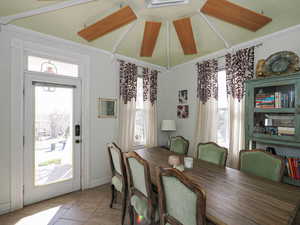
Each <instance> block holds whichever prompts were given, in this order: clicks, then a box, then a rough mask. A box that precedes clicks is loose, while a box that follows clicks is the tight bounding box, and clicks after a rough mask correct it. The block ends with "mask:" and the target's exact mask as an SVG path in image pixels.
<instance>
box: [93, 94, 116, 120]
mask: <svg viewBox="0 0 300 225" xmlns="http://www.w3.org/2000/svg"><path fill="white" fill-rule="evenodd" d="M98 118H117V99H115V98H99V99H98Z"/></svg>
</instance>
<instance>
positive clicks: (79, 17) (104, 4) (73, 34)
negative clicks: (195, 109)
mask: <svg viewBox="0 0 300 225" xmlns="http://www.w3.org/2000/svg"><path fill="white" fill-rule="evenodd" d="M59 2H62V1H61V0H57V1H46V0H22V1H20V0H1V1H0V17H3V16H9V15H13V14H16V13H20V12H25V11H28V10H32V9H37V8H40V7H44V6H48V5H52V4H56V3H59ZM205 2H206V1H205V0H190V1H189V3H188V4H184V5H179V6H168V7H161V8H146V6H145V5H146V4H145V1H144V0H127V1H119V0H97V1H93V2H90V3H86V4H81V5H77V6H73V7H69V8H65V9H61V10H58V11H55V12H49V13H46V14H41V15H36V16H32V17H28V18H23V19H19V20H16V21H13V22H12V23H13V24H15V25H18V26H21V27H24V28H28V29H31V30H34V31H38V32H41V33H45V34H50V35H54V36H57V37H60V38H64V39H67V40H71V41H75V42H78V43H81V44H86V45H89V46H93V47H96V48H100V49H104V50H107V51H113V48H114V46H115V44H116V42H118V40H119V39H120V37H122V35H124V32H125V31H126V30H127V29H128V28H129V27H130V26H133V27H132V29H131V30H130V32H129V33H127V34H126V36H125V37H124V39H122V41H121V43H120V45H119V46H118V48H117V49H116V53H119V54H122V55H125V56H129V57H133V58H137V59H141V60H144V61H148V62H151V63H154V64H158V65H162V66H167V65H168V58H167V36H168V35H167V22H166V21H169V23H170V26H169V28H170V33H169V40H170V65H171V66H174V65H177V64H180V63H183V62H186V61H188V60H191V59H193V58H195V57H199V56H203V55H206V54H209V53H212V52H215V51H218V50H221V49H223V48H225V46H224V43H223V41H222V40H220V39H219V38H218V36H217V35H216V34H215V33H214V32H213V31H212V30H211V28H210V27H209V26H208V24H207V23H206V22H205V20H204V19H203V18H202V17H201V16H200V15H199V12H200V9H201V8H202V7H203V5H204V4H205ZM230 2H232V3H235V4H238V5H240V6H242V7H245V8H247V9H251V10H253V11H255V12H257V13H261V12H263V14H264V15H265V16H268V17H270V18H272V22H270V23H268V24H267V25H265V26H263V27H262V28H261V29H259V30H257V31H256V32H254V31H250V30H248V29H245V28H241V27H240V26H237V25H232V24H230V23H228V22H225V21H223V20H220V19H217V18H215V17H210V16H208V18H209V20H210V21H211V22H212V23H213V24H214V25H215V27H216V29H217V30H218V31H219V32H220V33H221V34H222V35H223V36H224V38H225V39H226V40H227V42H228V43H230V45H235V44H239V43H242V42H245V41H249V40H252V39H254V38H258V37H261V36H264V35H266V34H270V33H273V32H276V31H279V30H282V29H285V28H288V27H290V26H293V25H296V24H299V23H300V13H299V8H300V1H299V0H288V1H283V0H272V1H266V0H265V1H263V0H248V1H245V0H230ZM124 3H125V4H127V5H129V6H130V7H131V8H132V9H133V10H134V12H135V13H136V14H137V17H138V19H137V20H136V21H135V22H131V23H130V24H127V25H125V26H123V27H121V28H119V29H116V30H114V31H112V32H110V33H108V34H105V35H104V36H101V37H100V38H97V39H96V40H93V41H90V42H89V41H87V40H85V39H84V38H82V37H81V36H79V35H78V34H77V33H78V32H79V31H80V30H82V29H83V28H85V27H86V26H89V25H91V24H94V23H96V22H97V21H99V20H101V19H103V18H104V17H106V16H108V15H110V14H112V13H114V12H116V11H117V10H119V9H120V4H123V5H124ZM185 17H190V18H191V25H192V30H193V33H194V40H195V44H196V48H197V54H192V55H185V54H184V52H183V49H182V46H181V44H182V43H181V42H180V41H182V40H179V38H178V36H177V32H178V30H177V29H176V30H175V27H174V25H173V21H175V20H179V19H181V18H185ZM146 21H152V22H153V21H154V22H161V26H160V27H159V32H157V29H158V28H156V31H155V32H156V33H158V36H157V37H154V39H155V38H157V42H156V45H155V47H154V50H153V54H152V57H140V54H141V48H142V43H143V39H144V31H145V32H146V31H147V29H150V31H149V30H148V31H147V32H148V33H151V29H154V28H153V26H155V24H152V28H151V27H150V25H151V24H148V25H149V27H147V29H145V23H146ZM132 23H136V24H135V25H132ZM156 27H157V25H156ZM176 31H177V32H176ZM148 39H149V38H148ZM144 41H145V40H144ZM146 41H147V40H146ZM148 41H149V42H150V44H152V45H153V41H156V40H153V38H152V39H151V38H150V40H148ZM151 47H153V46H150V49H148V50H147V49H146V50H143V51H146V53H147V54H146V55H149V52H150V53H152V49H151ZM150 55H151V54H150Z"/></svg>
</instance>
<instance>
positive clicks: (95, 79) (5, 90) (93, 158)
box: [0, 25, 149, 214]
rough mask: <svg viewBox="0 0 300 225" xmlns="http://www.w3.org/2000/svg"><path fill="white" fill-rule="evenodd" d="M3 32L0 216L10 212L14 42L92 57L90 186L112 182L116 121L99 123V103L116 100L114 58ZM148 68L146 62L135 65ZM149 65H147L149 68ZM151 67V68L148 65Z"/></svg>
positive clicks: (64, 43) (24, 32)
mask: <svg viewBox="0 0 300 225" xmlns="http://www.w3.org/2000/svg"><path fill="white" fill-rule="evenodd" d="M3 28H4V29H2V31H1V32H0V59H1V61H0V109H1V110H0V124H1V125H0V214H1V213H3V212H5V211H8V210H9V208H10V176H11V175H10V139H12V140H13V138H14V137H11V136H10V122H11V112H10V104H11V102H10V99H11V96H10V92H11V90H10V84H11V73H10V66H11V62H10V55H11V47H10V46H11V41H12V39H14V38H17V39H20V40H23V41H30V42H33V43H36V44H40V45H43V46H47V47H51V48H57V49H60V50H64V51H69V52H72V53H75V54H81V55H87V56H89V57H90V68H89V69H90V90H89V92H90V180H89V186H90V187H93V186H97V185H101V184H104V183H106V182H108V181H109V177H110V167H109V163H108V160H107V159H108V158H107V151H106V144H107V143H109V142H111V141H112V140H114V138H115V137H116V130H117V129H116V128H117V120H116V119H98V118H97V115H98V109H97V107H98V105H97V99H98V98H99V97H104V98H116V97H118V96H117V85H118V75H117V71H116V66H115V64H113V62H112V57H111V54H110V53H108V52H104V51H101V50H98V49H94V48H90V47H86V46H82V45H78V44H75V43H72V42H69V41H64V40H62V39H58V38H55V37H51V36H48V35H43V34H40V33H36V32H31V31H28V30H25V29H23V28H17V27H14V26H10V25H9V26H8V27H3ZM136 63H138V64H139V63H140V64H142V65H145V64H144V63H143V62H139V61H138V62H136ZM146 65H148V64H146ZM148 66H149V65H148Z"/></svg>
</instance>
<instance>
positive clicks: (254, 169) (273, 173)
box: [239, 149, 285, 182]
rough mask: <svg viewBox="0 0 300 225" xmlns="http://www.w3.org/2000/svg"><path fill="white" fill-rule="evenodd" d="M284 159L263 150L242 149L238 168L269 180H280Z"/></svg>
mask: <svg viewBox="0 0 300 225" xmlns="http://www.w3.org/2000/svg"><path fill="white" fill-rule="evenodd" d="M284 168H285V165H284V159H283V158H281V157H279V156H276V155H273V154H271V153H269V152H266V151H264V150H259V149H254V150H242V151H240V155H239V170H241V171H243V172H246V173H249V174H253V175H256V176H259V177H263V178H267V179H269V180H273V181H277V182H280V181H281V180H282V177H283V172H284Z"/></svg>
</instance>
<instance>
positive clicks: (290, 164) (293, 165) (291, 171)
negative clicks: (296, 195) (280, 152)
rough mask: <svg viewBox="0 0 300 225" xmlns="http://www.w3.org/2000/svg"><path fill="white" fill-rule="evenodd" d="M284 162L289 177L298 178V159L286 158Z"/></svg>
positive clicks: (299, 161)
mask: <svg viewBox="0 0 300 225" xmlns="http://www.w3.org/2000/svg"><path fill="white" fill-rule="evenodd" d="M285 163H286V167H287V171H288V175H289V177H291V178H293V179H296V180H300V159H296V158H286V159H285Z"/></svg>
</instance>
